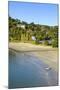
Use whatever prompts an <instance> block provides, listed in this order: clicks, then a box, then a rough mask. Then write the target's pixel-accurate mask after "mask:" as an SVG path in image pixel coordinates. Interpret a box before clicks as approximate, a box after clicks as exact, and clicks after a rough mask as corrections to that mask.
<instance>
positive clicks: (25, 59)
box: [9, 51, 58, 88]
mask: <svg viewBox="0 0 60 90" xmlns="http://www.w3.org/2000/svg"><path fill="white" fill-rule="evenodd" d="M47 67H49V66H48V65H46V64H44V63H43V62H42V61H40V60H39V59H38V58H37V57H34V56H33V55H30V54H29V53H27V52H24V53H18V52H11V51H10V52H9V88H25V87H41V86H55V85H58V80H57V73H56V72H55V71H54V70H52V69H49V70H47V69H46V68H47Z"/></svg>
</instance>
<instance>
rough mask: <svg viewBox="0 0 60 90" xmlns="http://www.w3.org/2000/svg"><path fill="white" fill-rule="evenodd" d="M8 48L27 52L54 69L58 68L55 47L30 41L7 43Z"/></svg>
mask: <svg viewBox="0 0 60 90" xmlns="http://www.w3.org/2000/svg"><path fill="white" fill-rule="evenodd" d="M9 48H10V49H13V50H16V51H19V52H27V54H30V55H34V56H36V57H38V58H39V59H40V60H42V61H43V62H44V63H46V64H48V65H49V66H50V67H51V68H53V69H54V70H56V71H57V69H58V49H57V48H52V47H51V46H40V45H33V44H30V43H9ZM28 52H29V53H28Z"/></svg>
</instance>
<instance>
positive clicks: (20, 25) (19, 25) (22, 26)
mask: <svg viewBox="0 0 60 90" xmlns="http://www.w3.org/2000/svg"><path fill="white" fill-rule="evenodd" d="M17 27H18V28H19V27H21V28H23V29H25V25H23V24H17Z"/></svg>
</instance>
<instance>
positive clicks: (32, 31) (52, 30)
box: [9, 17, 58, 47]
mask: <svg viewBox="0 0 60 90" xmlns="http://www.w3.org/2000/svg"><path fill="white" fill-rule="evenodd" d="M32 37H35V40H32ZM9 41H10V42H28V43H33V44H44V45H52V46H53V47H58V26H47V25H39V24H34V23H33V22H32V23H30V24H28V23H27V22H25V21H20V20H18V19H14V18H11V17H9Z"/></svg>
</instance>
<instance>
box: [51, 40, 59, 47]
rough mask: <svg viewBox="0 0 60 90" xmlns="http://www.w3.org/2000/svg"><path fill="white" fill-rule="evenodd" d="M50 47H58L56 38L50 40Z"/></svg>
mask: <svg viewBox="0 0 60 90" xmlns="http://www.w3.org/2000/svg"><path fill="white" fill-rule="evenodd" d="M52 47H58V40H57V39H54V40H52Z"/></svg>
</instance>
